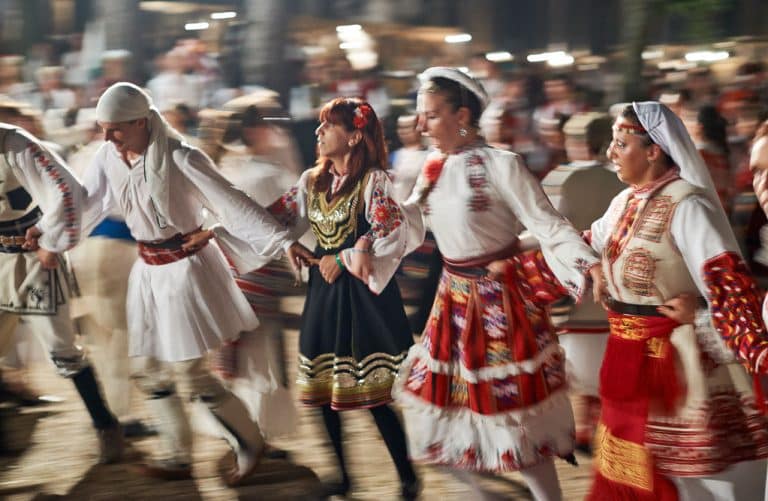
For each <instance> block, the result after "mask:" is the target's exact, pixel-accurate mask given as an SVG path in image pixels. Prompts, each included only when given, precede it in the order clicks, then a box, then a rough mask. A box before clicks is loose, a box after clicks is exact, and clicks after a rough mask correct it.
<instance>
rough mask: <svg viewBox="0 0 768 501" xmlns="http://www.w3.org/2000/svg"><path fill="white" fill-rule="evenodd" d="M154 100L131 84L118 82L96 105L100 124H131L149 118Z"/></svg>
mask: <svg viewBox="0 0 768 501" xmlns="http://www.w3.org/2000/svg"><path fill="white" fill-rule="evenodd" d="M151 107H152V100H151V99H150V98H149V96H148V95H147V93H146V92H144V91H143V90H141V89H140V88H139V87H138V86H136V85H134V84H132V83H130V82H118V83H116V84H113V85H112V86H110V87H109V88H108V89H107V90H105V91H104V93H103V94H102V95H101V97H100V98H99V102H98V104H96V119H97V120H98V121H99V122H113V123H119V122H130V121H131V120H136V119H139V118H147V117H148V116H149V110H150V108H151Z"/></svg>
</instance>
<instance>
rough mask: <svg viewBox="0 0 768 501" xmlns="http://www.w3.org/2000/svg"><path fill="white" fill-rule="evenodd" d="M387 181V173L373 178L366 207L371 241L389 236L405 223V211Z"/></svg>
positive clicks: (368, 234) (367, 234) (367, 236)
mask: <svg viewBox="0 0 768 501" xmlns="http://www.w3.org/2000/svg"><path fill="white" fill-rule="evenodd" d="M385 181H386V174H384V175H377V176H374V177H373V178H372V179H371V182H372V183H374V184H373V189H372V190H371V197H370V199H369V200H368V203H367V207H366V210H367V212H366V219H367V220H368V222H369V223H370V224H371V229H370V230H369V231H368V233H366V235H365V237H366V238H368V239H370V240H371V241H376V240H378V239H380V238H384V237H386V236H388V235H389V234H390V233H392V232H393V231H395V230H396V229H397V228H399V227H400V225H401V224H403V213H402V211H401V210H400V206H399V205H398V203H397V202H395V199H394V198H393V197H392V193H391V189H390V190H388V189H387V187H388V186H387V184H385Z"/></svg>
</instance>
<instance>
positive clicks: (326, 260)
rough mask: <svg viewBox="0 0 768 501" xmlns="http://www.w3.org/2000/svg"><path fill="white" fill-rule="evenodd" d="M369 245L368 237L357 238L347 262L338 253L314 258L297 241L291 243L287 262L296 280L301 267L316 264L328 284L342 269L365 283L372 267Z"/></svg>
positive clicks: (299, 274) (335, 278)
mask: <svg viewBox="0 0 768 501" xmlns="http://www.w3.org/2000/svg"><path fill="white" fill-rule="evenodd" d="M370 246H371V244H370V241H369V240H368V239H365V238H361V239H359V240H358V241H357V243H356V244H355V246H354V247H353V248H352V249H353V252H352V253H351V257H350V258H349V260H348V261H347V262H345V261H344V260H342V257H341V255H339V254H329V255H326V256H322V257H320V258H316V257H315V256H314V254H313V253H312V251H310V250H309V249H307V248H306V247H304V246H303V245H302V244H301V243H299V242H294V243H293V244H291V246H290V247H289V248H288V250H287V251H286V254H287V255H288V262H289V263H290V265H291V268H292V269H293V273H294V275H295V276H296V277H297V281H298V280H299V278H300V277H301V269H302V267H305V266H306V267H308V268H309V267H311V266H317V267H318V269H319V270H320V275H321V276H322V277H323V280H325V281H326V282H328V283H329V284H332V283H334V282H335V281H336V280H337V279H338V278H339V276H341V272H342V271H344V270H346V271H348V272H349V273H351V274H352V275H353V276H354V277H356V278H358V279H360V280H361V281H362V282H363V283H366V284H367V283H368V279H369V278H370V275H371V269H372V268H371V253H370Z"/></svg>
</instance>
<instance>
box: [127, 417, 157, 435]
mask: <svg viewBox="0 0 768 501" xmlns="http://www.w3.org/2000/svg"><path fill="white" fill-rule="evenodd" d="M120 425H121V426H122V427H123V437H125V438H143V437H151V436H154V435H157V430H155V429H154V428H153V427H152V426H149V425H147V424H146V423H144V422H143V421H142V420H140V419H129V420H127V421H123V422H121V423H120Z"/></svg>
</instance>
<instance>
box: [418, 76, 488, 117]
mask: <svg viewBox="0 0 768 501" xmlns="http://www.w3.org/2000/svg"><path fill="white" fill-rule="evenodd" d="M435 77H439V78H445V79H447V80H453V81H454V82H456V83H458V84H459V85H461V86H462V87H464V88H465V89H467V90H468V91H469V92H471V93H472V94H474V95H475V96H476V97H477V99H478V101H480V111H481V112H482V111H483V110H484V109H485V108H486V106H488V94H487V93H486V92H485V88H483V84H481V83H480V82H478V81H477V80H475V79H474V78H472V77H471V76H469V75H467V74H466V73H464V72H463V71H461V70H460V69H458V68H451V67H448V66H433V67H432V68H427V69H426V70H425V71H424V73H422V74H420V75H419V82H421V84H422V85H424V84H426V83H427V82H429V81H430V80H432V79H433V78H435Z"/></svg>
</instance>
